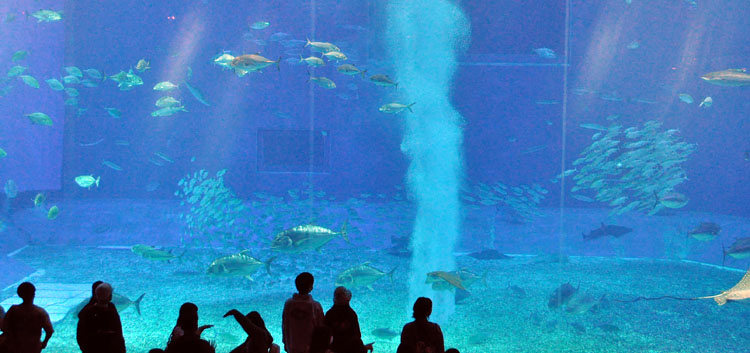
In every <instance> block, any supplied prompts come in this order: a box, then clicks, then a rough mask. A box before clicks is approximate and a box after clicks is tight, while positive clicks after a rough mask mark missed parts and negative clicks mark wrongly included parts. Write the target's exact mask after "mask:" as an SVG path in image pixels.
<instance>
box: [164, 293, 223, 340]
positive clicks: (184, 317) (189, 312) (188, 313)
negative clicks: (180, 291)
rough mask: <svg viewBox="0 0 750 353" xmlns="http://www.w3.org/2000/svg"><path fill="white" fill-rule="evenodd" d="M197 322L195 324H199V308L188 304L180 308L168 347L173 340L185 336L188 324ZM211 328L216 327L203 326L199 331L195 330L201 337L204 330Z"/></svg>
mask: <svg viewBox="0 0 750 353" xmlns="http://www.w3.org/2000/svg"><path fill="white" fill-rule="evenodd" d="M193 320H195V324H196V325H197V324H198V306H197V305H195V304H193V303H190V302H187V303H184V304H182V305H181V306H180V313H179V314H178V315H177V323H176V324H175V325H174V328H173V329H172V333H171V334H170V335H169V339H168V340H167V345H169V343H170V342H172V340H174V339H175V338H178V337H182V336H183V335H184V334H185V329H184V327H183V326H184V325H185V324H186V323H188V324H190V322H192V321H193ZM211 327H214V325H203V326H200V327H198V329H196V330H195V334H196V335H197V336H198V337H200V336H201V334H202V333H203V331H204V330H206V329H209V328H211Z"/></svg>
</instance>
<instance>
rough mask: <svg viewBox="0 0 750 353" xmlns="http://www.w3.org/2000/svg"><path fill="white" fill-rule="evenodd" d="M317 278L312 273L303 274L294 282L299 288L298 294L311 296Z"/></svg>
mask: <svg viewBox="0 0 750 353" xmlns="http://www.w3.org/2000/svg"><path fill="white" fill-rule="evenodd" d="M314 282H315V277H313V275H312V273H310V272H302V273H300V274H299V275H298V276H297V278H296V279H295V280H294V285H295V286H297V292H299V294H309V293H310V291H312V287H313V283H314Z"/></svg>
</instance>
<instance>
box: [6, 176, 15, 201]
mask: <svg viewBox="0 0 750 353" xmlns="http://www.w3.org/2000/svg"><path fill="white" fill-rule="evenodd" d="M3 191H5V196H7V197H8V198H9V199H12V198H15V197H16V196H18V185H16V182H15V181H13V179H8V181H6V182H5V187H3Z"/></svg>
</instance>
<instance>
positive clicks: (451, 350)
mask: <svg viewBox="0 0 750 353" xmlns="http://www.w3.org/2000/svg"><path fill="white" fill-rule="evenodd" d="M445 353H461V352H459V351H458V349H455V348H448V349H446V350H445Z"/></svg>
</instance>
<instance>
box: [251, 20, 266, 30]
mask: <svg viewBox="0 0 750 353" xmlns="http://www.w3.org/2000/svg"><path fill="white" fill-rule="evenodd" d="M270 25H271V23H269V22H267V21H257V22H253V23H252V24H250V28H252V29H255V30H261V29H265V28H268V26H270Z"/></svg>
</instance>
